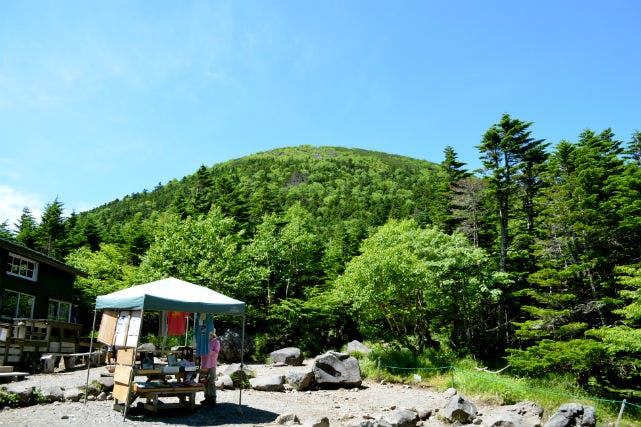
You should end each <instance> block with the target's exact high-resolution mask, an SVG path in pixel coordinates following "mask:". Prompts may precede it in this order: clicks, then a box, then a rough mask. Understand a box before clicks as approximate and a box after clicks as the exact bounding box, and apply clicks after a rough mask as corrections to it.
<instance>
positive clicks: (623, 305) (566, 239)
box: [0, 114, 641, 398]
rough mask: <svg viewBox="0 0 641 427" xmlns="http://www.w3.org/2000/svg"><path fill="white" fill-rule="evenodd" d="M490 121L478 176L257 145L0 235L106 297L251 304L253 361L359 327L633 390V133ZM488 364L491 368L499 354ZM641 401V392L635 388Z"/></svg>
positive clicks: (452, 353) (638, 241)
mask: <svg viewBox="0 0 641 427" xmlns="http://www.w3.org/2000/svg"><path fill="white" fill-rule="evenodd" d="M531 128H532V123H530V122H526V121H522V120H520V119H517V118H513V117H511V116H510V115H508V114H505V115H503V116H502V117H501V118H500V120H499V121H498V122H497V123H495V124H492V125H489V127H488V129H487V130H486V131H485V132H483V130H481V131H480V132H479V133H480V134H481V137H480V138H479V141H476V142H474V143H475V144H476V148H477V149H478V155H479V159H480V160H481V163H482V165H483V168H482V170H468V169H467V168H466V164H465V163H463V162H461V161H460V160H459V158H458V153H456V151H455V150H454V149H453V148H452V147H446V148H445V150H444V152H443V158H442V159H436V161H437V162H430V161H425V160H418V159H413V158H408V157H403V156H398V155H392V154H386V153H381V152H374V151H368V150H361V149H347V148H340V147H312V146H306V145H301V146H298V147H287V148H281V149H275V150H271V151H267V152H262V153H256V154H253V155H249V156H246V157H243V158H240V159H235V160H230V161H227V162H224V163H219V164H215V165H213V166H205V165H203V166H201V167H200V168H199V169H198V170H197V171H195V173H194V174H193V175H189V176H186V177H184V178H182V179H180V180H172V181H170V182H167V183H165V184H162V183H159V184H158V185H157V186H156V187H155V188H154V189H152V190H144V191H142V192H138V193H133V194H130V195H127V196H125V197H123V198H122V199H118V200H114V201H111V202H108V203H106V204H104V205H102V206H100V207H97V208H95V209H93V210H90V211H87V212H80V213H74V214H71V215H69V216H65V215H64V214H63V212H64V203H63V201H61V200H59V199H55V200H53V201H52V202H50V203H48V204H47V205H46V206H45V208H44V210H43V212H44V213H43V215H42V219H41V220H39V221H37V220H36V219H35V218H34V215H33V214H32V213H31V212H30V211H29V210H28V209H26V208H25V209H24V211H23V214H22V216H21V218H20V220H19V221H18V223H17V224H15V231H12V230H11V228H10V227H9V224H7V222H5V223H4V224H2V227H0V234H1V235H2V236H3V237H6V238H11V239H14V240H16V241H17V242H19V243H21V244H23V245H25V246H28V247H31V248H34V249H37V250H40V251H43V252H44V253H48V254H50V255H51V256H53V257H55V258H58V259H61V260H65V262H67V263H68V264H70V265H72V266H74V267H77V268H79V269H81V270H83V271H85V272H87V273H88V277H86V278H78V279H77V280H76V288H77V294H76V301H74V303H75V304H76V306H77V310H78V311H77V315H78V318H79V319H80V321H81V322H82V323H84V324H85V325H91V317H92V316H93V306H94V302H95V298H96V296H98V295H102V294H105V293H109V292H112V291H115V290H118V289H121V288H124V287H128V286H131V285H134V284H139V283H144V282H147V281H151V280H157V279H161V278H164V277H168V276H174V277H177V278H180V279H183V280H187V281H191V282H193V283H197V284H200V285H204V286H207V287H210V288H212V289H214V290H216V291H219V292H221V293H224V294H227V295H229V296H231V297H234V298H237V299H240V300H242V301H245V302H246V303H247V307H248V308H247V313H248V318H247V329H248V332H249V333H250V334H251V336H252V337H253V339H254V343H255V352H256V354H257V355H260V354H261V353H262V354H265V353H266V352H269V351H271V350H274V349H275V348H276V347H280V346H285V345H295V346H297V347H300V348H301V349H302V350H304V351H305V352H306V353H307V354H309V355H315V354H318V353H319V352H321V351H323V350H325V349H331V348H334V349H335V348H340V346H341V345H343V344H344V343H346V342H347V341H348V340H352V339H362V340H367V341H370V342H387V343H390V344H391V345H393V346H396V348H399V349H400V348H402V349H404V350H406V351H409V352H410V353H412V354H415V355H420V354H425V353H427V352H431V353H433V354H434V353H438V354H441V355H446V356H447V357H455V358H474V359H475V360H479V361H483V362H484V363H486V364H490V366H499V365H505V364H507V363H509V364H510V365H511V372H512V373H513V374H515V375H522V376H529V377H537V376H539V377H540V376H545V375H547V374H552V373H554V374H567V375H571V376H572V377H573V378H574V379H575V381H576V383H577V384H578V385H579V386H581V387H583V388H584V389H585V390H590V392H592V393H594V394H596V395H602V396H615V395H616V396H625V397H628V398H630V397H631V396H635V393H638V391H639V390H640V389H641V293H640V292H641V132H635V133H634V134H633V135H630V136H626V137H625V138H624V139H618V138H617V137H616V136H615V134H614V132H613V131H612V130H611V129H605V130H600V131H593V130H589V129H586V130H583V131H580V130H577V132H580V133H578V136H577V137H576V139H575V140H573V141H566V140H563V141H555V142H554V143H552V142H550V141H547V140H546V139H545V135H533V134H532V131H531ZM491 364H494V365H491ZM638 397H639V396H638V395H636V398H638Z"/></svg>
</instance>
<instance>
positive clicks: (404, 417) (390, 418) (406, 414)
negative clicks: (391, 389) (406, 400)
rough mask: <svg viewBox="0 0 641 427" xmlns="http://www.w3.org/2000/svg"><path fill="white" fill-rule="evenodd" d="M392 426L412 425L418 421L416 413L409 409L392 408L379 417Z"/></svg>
mask: <svg viewBox="0 0 641 427" xmlns="http://www.w3.org/2000/svg"><path fill="white" fill-rule="evenodd" d="M381 419H382V420H384V421H385V422H387V423H389V424H390V425H391V426H393V427H413V426H415V425H416V422H417V421H418V415H417V414H416V412H414V411H410V410H409V409H394V410H392V411H390V412H387V413H386V414H384V415H383V416H382V417H381Z"/></svg>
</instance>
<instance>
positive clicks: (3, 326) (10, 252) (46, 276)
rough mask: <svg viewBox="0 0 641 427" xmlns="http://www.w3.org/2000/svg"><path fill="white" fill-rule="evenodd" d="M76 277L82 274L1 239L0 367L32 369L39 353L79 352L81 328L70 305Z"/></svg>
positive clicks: (82, 274)
mask: <svg viewBox="0 0 641 427" xmlns="http://www.w3.org/2000/svg"><path fill="white" fill-rule="evenodd" d="M76 276H86V274H85V273H84V272H82V271H80V270H78V269H76V268H73V267H71V266H68V265H66V264H64V263H63V262H60V261H58V260H56V259H53V258H51V257H49V256H47V255H45V254H43V253H40V252H38V251H35V250H33V249H29V248H27V247H24V246H22V245H19V244H17V243H15V242H12V241H10V240H6V239H0V362H1V363H0V364H3V365H6V364H17V365H19V364H22V365H33V363H35V362H34V358H35V359H37V358H39V357H40V355H41V354H43V353H76V352H78V346H79V342H78V340H79V338H78V335H79V333H80V325H77V324H76V323H75V321H74V318H73V304H72V301H73V289H74V287H73V284H74V280H75V278H76ZM25 353H33V354H25ZM28 367H29V366H28ZM31 367H33V366H31Z"/></svg>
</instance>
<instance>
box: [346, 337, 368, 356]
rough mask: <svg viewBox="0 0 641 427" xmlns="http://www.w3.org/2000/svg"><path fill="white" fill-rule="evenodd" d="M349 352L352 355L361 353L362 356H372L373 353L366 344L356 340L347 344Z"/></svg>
mask: <svg viewBox="0 0 641 427" xmlns="http://www.w3.org/2000/svg"><path fill="white" fill-rule="evenodd" d="M347 352H348V353H349V354H352V353H360V354H365V355H367V354H370V353H371V352H372V349H370V348H369V347H367V346H366V345H365V344H363V343H361V342H360V341H357V340H354V341H350V342H348V343H347Z"/></svg>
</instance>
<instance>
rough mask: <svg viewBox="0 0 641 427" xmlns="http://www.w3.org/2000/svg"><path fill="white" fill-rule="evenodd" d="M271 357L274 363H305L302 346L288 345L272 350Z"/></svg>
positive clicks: (297, 364) (293, 364) (295, 364)
mask: <svg viewBox="0 0 641 427" xmlns="http://www.w3.org/2000/svg"><path fill="white" fill-rule="evenodd" d="M269 358H270V359H272V360H273V361H274V363H277V364H280V363H284V364H285V365H291V366H300V365H302V364H303V360H305V357H304V356H303V353H301V351H300V348H297V347H286V348H281V349H280V350H276V351H272V352H271V353H269Z"/></svg>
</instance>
